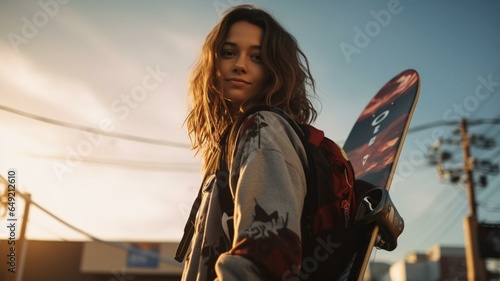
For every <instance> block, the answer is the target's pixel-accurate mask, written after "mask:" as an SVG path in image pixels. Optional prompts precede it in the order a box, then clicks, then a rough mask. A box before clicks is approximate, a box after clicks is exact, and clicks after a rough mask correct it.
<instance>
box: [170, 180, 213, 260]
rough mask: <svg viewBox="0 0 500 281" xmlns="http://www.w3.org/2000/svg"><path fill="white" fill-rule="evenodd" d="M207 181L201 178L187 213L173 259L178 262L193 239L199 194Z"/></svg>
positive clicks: (199, 200) (199, 202)
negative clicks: (182, 232)
mask: <svg viewBox="0 0 500 281" xmlns="http://www.w3.org/2000/svg"><path fill="white" fill-rule="evenodd" d="M206 179H207V176H206V175H205V177H204V178H203V181H202V182H201V186H200V190H199V191H198V195H197V196H196V199H195V200H194V203H193V206H192V207H191V212H190V213H189V218H188V220H187V222H186V225H185V226H184V234H183V235H182V238H181V242H180V243H179V246H178V247H177V251H176V252H175V257H174V259H175V260H176V261H178V262H182V261H183V260H184V257H185V256H186V253H187V250H188V247H189V244H190V243H191V239H192V238H193V234H194V224H195V220H196V215H197V214H198V210H199V209H200V204H201V192H202V190H203V185H204V183H205V180H206Z"/></svg>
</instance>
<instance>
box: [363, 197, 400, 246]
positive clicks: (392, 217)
mask: <svg viewBox="0 0 500 281" xmlns="http://www.w3.org/2000/svg"><path fill="white" fill-rule="evenodd" d="M358 206H359V207H358V210H357V213H356V218H355V225H356V226H358V227H360V228H363V227H366V226H369V225H373V224H376V225H378V226H379V233H378V235H377V240H376V242H375V247H377V248H381V249H384V250H386V251H392V250H394V249H396V246H397V245H398V242H397V239H398V236H399V235H400V234H401V232H403V228H404V221H403V218H402V217H401V216H400V215H399V213H398V210H397V209H396V207H395V206H394V203H392V200H391V198H390V196H389V192H388V191H387V190H386V189H385V188H373V189H371V190H369V191H368V192H366V193H365V194H364V195H363V196H362V197H361V200H360V202H359V205H358Z"/></svg>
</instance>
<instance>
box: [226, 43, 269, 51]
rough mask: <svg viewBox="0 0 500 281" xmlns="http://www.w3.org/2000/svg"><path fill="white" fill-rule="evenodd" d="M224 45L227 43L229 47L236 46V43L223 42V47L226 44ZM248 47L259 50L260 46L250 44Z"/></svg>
mask: <svg viewBox="0 0 500 281" xmlns="http://www.w3.org/2000/svg"><path fill="white" fill-rule="evenodd" d="M226 45H229V46H231V47H238V44H236V43H234V42H224V43H223V44H222V46H223V47H224V46H226ZM250 49H259V50H260V49H261V46H260V45H252V46H250Z"/></svg>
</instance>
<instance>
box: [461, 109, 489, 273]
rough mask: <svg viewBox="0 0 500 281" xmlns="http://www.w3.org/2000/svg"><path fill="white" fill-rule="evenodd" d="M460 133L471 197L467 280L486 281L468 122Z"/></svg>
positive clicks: (467, 239)
mask: <svg viewBox="0 0 500 281" xmlns="http://www.w3.org/2000/svg"><path fill="white" fill-rule="evenodd" d="M460 132H461V136H462V150H463V155H464V173H465V184H466V188H467V193H468V195H469V212H470V214H469V215H468V216H467V217H465V220H464V231H465V255H466V262H467V279H468V280H469V281H483V280H486V271H485V267H484V262H483V261H482V260H481V257H480V254H479V240H478V234H477V232H478V223H477V210H476V209H477V206H476V195H475V192H474V178H473V176H472V162H471V157H470V146H469V133H468V130H467V120H466V119H462V120H461V122H460Z"/></svg>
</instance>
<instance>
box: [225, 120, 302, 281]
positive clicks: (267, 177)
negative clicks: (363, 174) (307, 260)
mask: <svg viewBox="0 0 500 281" xmlns="http://www.w3.org/2000/svg"><path fill="white" fill-rule="evenodd" d="M233 155H234V158H233V159H232V161H231V163H229V165H230V166H229V167H230V187H231V191H232V193H233V196H234V202H235V204H234V206H235V209H234V239H233V243H232V249H231V250H230V251H229V252H227V253H224V254H222V255H221V256H220V257H219V259H218V260H217V263H216V265H215V267H216V272H217V276H218V278H219V280H271V279H278V280H281V279H282V277H283V276H289V275H290V273H296V272H297V270H298V269H299V268H300V263H301V242H300V241H301V240H300V218H301V214H302V207H303V202H304V198H305V193H306V180H305V174H304V168H303V167H304V165H307V158H306V155H305V152H304V148H303V146H302V143H301V141H300V139H299V137H298V136H297V134H296V133H295V132H294V130H293V129H292V128H291V127H290V125H289V124H288V123H287V121H285V120H284V119H283V118H282V117H281V116H279V115H277V114H275V113H272V112H257V113H255V114H253V115H250V116H249V118H248V119H246V121H245V122H243V124H242V126H241V128H240V132H239V134H238V144H237V146H236V150H235V152H234V154H233Z"/></svg>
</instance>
